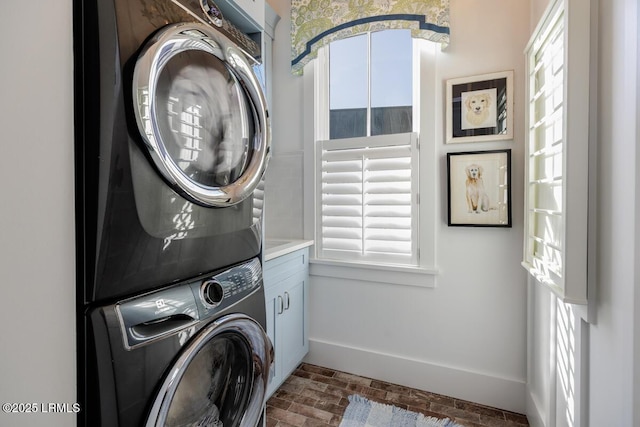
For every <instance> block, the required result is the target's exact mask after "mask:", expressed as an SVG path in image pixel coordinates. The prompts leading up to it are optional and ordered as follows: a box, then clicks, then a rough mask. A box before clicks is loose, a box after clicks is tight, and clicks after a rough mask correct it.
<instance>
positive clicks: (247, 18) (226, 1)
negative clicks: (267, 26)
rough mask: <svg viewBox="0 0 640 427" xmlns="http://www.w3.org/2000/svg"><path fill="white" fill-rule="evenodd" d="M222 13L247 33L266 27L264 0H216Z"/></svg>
mask: <svg viewBox="0 0 640 427" xmlns="http://www.w3.org/2000/svg"><path fill="white" fill-rule="evenodd" d="M213 3H215V4H216V5H217V6H218V7H219V8H220V11H221V12H222V15H223V16H224V17H225V18H226V19H227V20H228V21H230V22H231V23H232V24H233V25H235V26H236V27H238V28H239V29H240V30H241V31H242V32H244V33H246V34H252V33H258V32H261V31H262V30H263V29H264V19H265V5H266V3H265V2H264V0H214V1H213Z"/></svg>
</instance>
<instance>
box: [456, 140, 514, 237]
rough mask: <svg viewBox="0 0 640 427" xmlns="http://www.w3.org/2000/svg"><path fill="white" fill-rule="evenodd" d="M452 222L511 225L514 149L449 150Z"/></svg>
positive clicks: (488, 225) (498, 225)
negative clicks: (512, 159) (458, 151)
mask: <svg viewBox="0 0 640 427" xmlns="http://www.w3.org/2000/svg"><path fill="white" fill-rule="evenodd" d="M447 174H448V180H447V181H448V187H449V203H448V204H449V210H448V218H447V220H448V221H447V222H448V224H449V225H450V226H467V227H511V150H492V151H473V152H464V153H462V152H461V153H447Z"/></svg>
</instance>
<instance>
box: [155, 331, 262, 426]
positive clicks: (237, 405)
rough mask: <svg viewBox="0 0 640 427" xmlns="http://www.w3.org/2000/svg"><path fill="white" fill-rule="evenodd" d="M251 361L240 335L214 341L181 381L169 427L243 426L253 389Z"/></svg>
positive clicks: (198, 354)
mask: <svg viewBox="0 0 640 427" xmlns="http://www.w3.org/2000/svg"><path fill="white" fill-rule="evenodd" d="M250 361H251V352H250V350H249V348H248V346H247V344H246V341H245V340H244V339H243V338H241V337H240V336H239V335H237V334H232V333H225V334H221V335H219V336H218V337H216V338H214V339H212V340H211V341H210V342H209V343H208V344H207V345H206V346H205V347H203V348H202V349H201V350H200V351H199V352H198V353H197V354H196V356H195V357H194V358H193V360H192V361H191V363H190V364H189V366H188V367H187V369H186V371H185V372H184V375H183V376H182V378H181V379H180V383H179V384H178V388H177V389H176V392H175V394H174V396H173V400H172V402H171V405H170V406H169V411H168V414H167V418H166V423H165V426H167V427H178V426H180V427H205V426H207V427H222V426H224V427H234V426H239V425H240V421H241V420H242V416H243V414H244V411H245V406H246V404H247V400H248V397H249V392H250V388H251V385H250V384H247V379H248V378H251V372H250V369H251V363H250Z"/></svg>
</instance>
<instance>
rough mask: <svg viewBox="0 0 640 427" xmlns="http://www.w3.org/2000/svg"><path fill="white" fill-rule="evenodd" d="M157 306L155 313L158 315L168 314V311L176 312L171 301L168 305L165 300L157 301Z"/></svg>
mask: <svg viewBox="0 0 640 427" xmlns="http://www.w3.org/2000/svg"><path fill="white" fill-rule="evenodd" d="M155 304H156V309H157V310H156V312H155V314H156V315H158V314H160V313H167V312H168V311H172V310H173V311H175V307H174V305H173V304H171V300H169V303H167V301H165V299H164V298H159V299H157V300H155Z"/></svg>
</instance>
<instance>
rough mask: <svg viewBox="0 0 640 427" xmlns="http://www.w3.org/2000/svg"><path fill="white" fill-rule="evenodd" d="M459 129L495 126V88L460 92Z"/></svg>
mask: <svg viewBox="0 0 640 427" xmlns="http://www.w3.org/2000/svg"><path fill="white" fill-rule="evenodd" d="M462 105H463V114H462V115H461V124H460V125H461V126H460V127H461V129H478V128H486V127H495V126H496V89H495V88H493V89H483V90H476V91H472V92H463V93H462Z"/></svg>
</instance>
